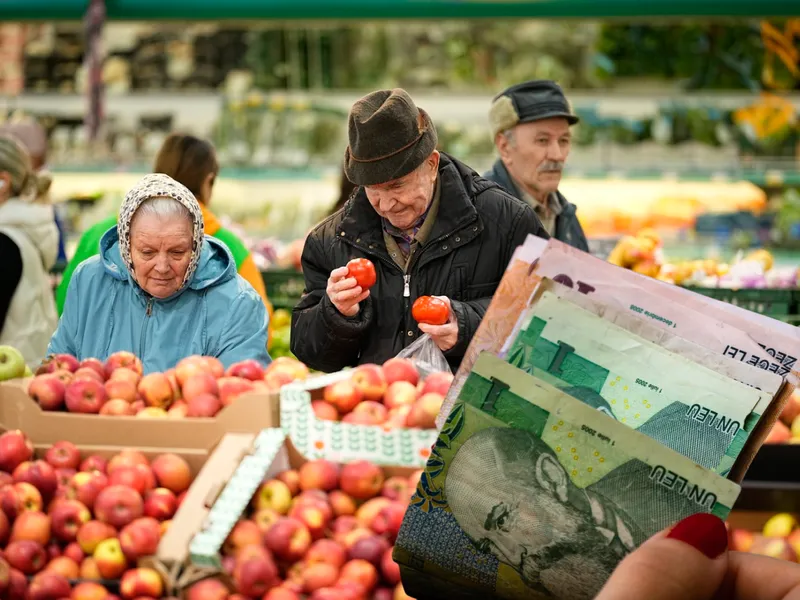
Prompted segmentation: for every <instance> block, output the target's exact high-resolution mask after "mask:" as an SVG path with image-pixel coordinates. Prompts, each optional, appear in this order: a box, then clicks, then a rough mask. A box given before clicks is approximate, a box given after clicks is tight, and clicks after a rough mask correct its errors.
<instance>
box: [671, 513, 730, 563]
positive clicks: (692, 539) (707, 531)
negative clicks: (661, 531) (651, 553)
mask: <svg viewBox="0 0 800 600" xmlns="http://www.w3.org/2000/svg"><path fill="white" fill-rule="evenodd" d="M667 537H668V538H670V539H673V540H680V541H681V542H684V543H686V544H689V545H690V546H691V547H692V548H695V549H697V550H699V551H700V552H702V553H703V554H705V555H706V556H707V557H708V558H717V557H718V556H719V555H720V554H722V553H723V552H725V550H727V548H728V530H727V528H726V527H725V523H723V522H722V520H721V519H720V518H719V517H715V516H714V515H710V514H708V513H697V514H695V515H692V516H690V517H686V518H685V519H683V521H679V522H678V523H677V524H676V525H675V526H674V527H673V528H672V529H671V530H670V532H669V533H668V534H667Z"/></svg>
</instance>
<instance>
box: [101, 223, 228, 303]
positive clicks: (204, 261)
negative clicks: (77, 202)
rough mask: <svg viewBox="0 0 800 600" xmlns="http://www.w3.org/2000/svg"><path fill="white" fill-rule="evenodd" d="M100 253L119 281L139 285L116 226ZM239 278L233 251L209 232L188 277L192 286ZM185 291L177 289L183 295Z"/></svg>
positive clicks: (189, 285) (211, 284)
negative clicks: (129, 266) (130, 269)
mask: <svg viewBox="0 0 800 600" xmlns="http://www.w3.org/2000/svg"><path fill="white" fill-rule="evenodd" d="M100 256H101V257H102V261H103V267H104V268H105V270H106V272H107V273H108V274H109V275H111V276H112V277H114V278H115V279H119V280H120V281H124V280H128V281H129V282H130V283H131V284H132V285H134V286H135V287H136V288H138V289H141V288H139V285H138V284H137V283H136V280H135V279H134V278H133V274H132V273H129V272H128V268H127V267H126V266H125V263H124V262H123V260H122V255H121V254H120V252H119V233H118V232H117V228H116V227H112V228H110V229H109V230H108V231H106V232H105V233H104V234H103V237H102V238H101V239H100ZM235 277H236V262H235V261H234V259H233V255H232V254H231V252H230V250H228V248H227V247H226V246H225V244H223V243H222V242H220V241H219V240H217V239H215V238H213V237H211V236H208V235H206V236H205V239H204V240H203V246H202V248H201V250H200V262H199V263H198V265H197V270H196V271H195V272H194V275H192V278H191V280H189V284H188V286H186V287H185V288H184V289H186V288H187V287H188V288H189V289H193V290H198V291H199V290H204V289H206V288H209V287H211V286H214V285H218V284H220V283H224V282H226V281H228V280H230V279H233V278H235ZM181 292H183V290H180V291H179V292H177V294H180V293H181Z"/></svg>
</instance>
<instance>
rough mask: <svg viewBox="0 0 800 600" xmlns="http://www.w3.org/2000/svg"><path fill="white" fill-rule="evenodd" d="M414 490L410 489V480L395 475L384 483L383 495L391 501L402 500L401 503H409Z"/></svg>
mask: <svg viewBox="0 0 800 600" xmlns="http://www.w3.org/2000/svg"><path fill="white" fill-rule="evenodd" d="M412 493H413V490H412V489H411V488H410V487H409V483H408V479H407V478H406V477H400V476H398V475H395V476H393V477H389V478H388V479H387V480H386V481H384V482H383V487H382V488H381V495H382V496H384V497H385V498H389V500H400V501H401V502H408V499H409V498H410V497H411V494H412Z"/></svg>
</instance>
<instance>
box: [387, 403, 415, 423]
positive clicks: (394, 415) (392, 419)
mask: <svg viewBox="0 0 800 600" xmlns="http://www.w3.org/2000/svg"><path fill="white" fill-rule="evenodd" d="M410 412H411V406H398V407H397V408H392V409H391V410H389V414H388V415H387V416H386V422H385V423H384V426H385V427H388V428H389V429H403V428H404V427H405V426H406V424H407V423H408V413H410Z"/></svg>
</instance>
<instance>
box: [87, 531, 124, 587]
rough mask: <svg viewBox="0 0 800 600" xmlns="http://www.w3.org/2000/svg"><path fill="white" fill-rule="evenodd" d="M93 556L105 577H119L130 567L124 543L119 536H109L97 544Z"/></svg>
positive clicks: (101, 575) (99, 571) (98, 569)
mask: <svg viewBox="0 0 800 600" xmlns="http://www.w3.org/2000/svg"><path fill="white" fill-rule="evenodd" d="M92 558H93V559H94V564H95V566H96V567H97V572H98V573H100V577H102V578H103V579H119V578H120V577H121V576H122V574H123V573H124V572H125V569H126V568H127V567H128V562H127V560H126V559H125V554H124V553H123V552H122V545H121V544H120V541H119V540H118V539H117V538H109V539H107V540H103V541H102V542H100V543H99V544H97V548H95V550H94V553H93V554H92Z"/></svg>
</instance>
